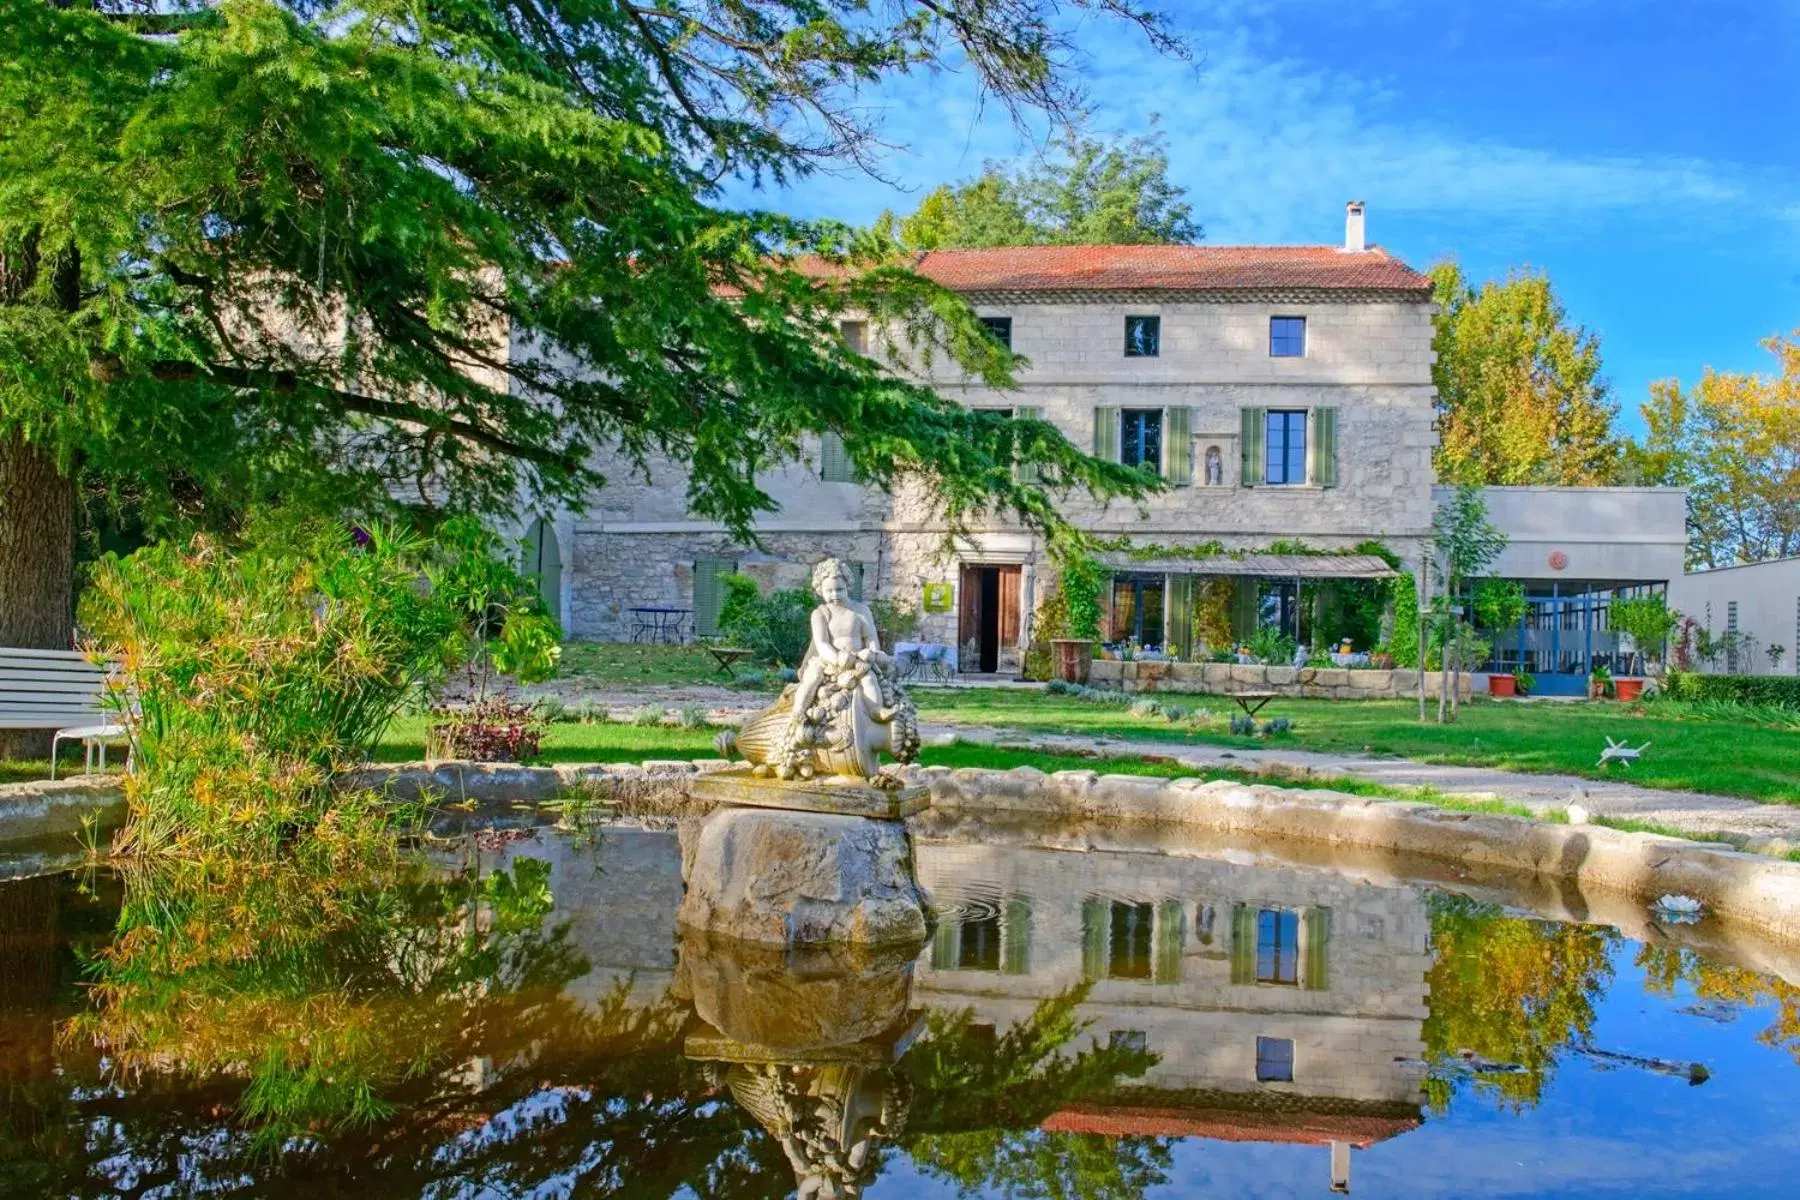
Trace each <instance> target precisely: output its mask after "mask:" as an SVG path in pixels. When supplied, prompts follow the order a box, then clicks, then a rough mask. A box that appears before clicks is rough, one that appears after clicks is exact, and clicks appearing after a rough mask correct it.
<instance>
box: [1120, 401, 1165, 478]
mask: <svg viewBox="0 0 1800 1200" xmlns="http://www.w3.org/2000/svg"><path fill="white" fill-rule="evenodd" d="M1162 419H1163V415H1162V409H1160V408H1126V409H1121V410H1120V412H1119V461H1120V462H1122V463H1124V464H1125V465H1126V466H1128V467H1143V468H1144V469H1145V470H1147V471H1149V472H1151V473H1152V474H1161V473H1162Z"/></svg>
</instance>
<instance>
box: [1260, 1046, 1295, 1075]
mask: <svg viewBox="0 0 1800 1200" xmlns="http://www.w3.org/2000/svg"><path fill="white" fill-rule="evenodd" d="M1256 1082H1258V1083H1292V1082H1294V1039H1293V1038H1271V1037H1259V1038H1257V1039H1256Z"/></svg>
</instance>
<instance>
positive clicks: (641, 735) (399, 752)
mask: <svg viewBox="0 0 1800 1200" xmlns="http://www.w3.org/2000/svg"><path fill="white" fill-rule="evenodd" d="M428 723H429V720H428V718H426V717H402V718H400V719H399V720H398V721H395V722H394V724H393V726H392V727H391V728H390V729H389V730H388V733H387V737H385V738H383V739H382V742H381V745H379V746H377V747H376V748H375V754H374V757H375V759H376V760H377V761H379V762H415V761H417V760H419V759H421V758H424V757H425V727H426V725H427V724H428ZM718 736H719V731H718V729H717V728H706V729H677V728H675V727H674V726H672V725H660V726H658V725H652V726H643V725H627V724H623V723H607V724H604V725H578V724H574V723H570V722H558V723H557V724H554V725H552V726H550V727H549V728H548V729H546V730H545V731H544V741H543V757H544V759H545V760H546V761H548V762H553V763H565V762H577V763H586V762H641V761H643V760H644V759H646V758H711V757H713V756H714V755H715V754H717V751H716V750H714V749H713V739H714V738H716V737H718Z"/></svg>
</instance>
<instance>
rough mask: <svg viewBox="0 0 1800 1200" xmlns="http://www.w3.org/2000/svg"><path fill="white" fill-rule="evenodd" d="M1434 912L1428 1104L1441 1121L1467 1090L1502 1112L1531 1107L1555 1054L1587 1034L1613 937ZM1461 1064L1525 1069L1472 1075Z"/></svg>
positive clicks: (1479, 912) (1443, 909) (1451, 899)
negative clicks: (1474, 1059)
mask: <svg viewBox="0 0 1800 1200" xmlns="http://www.w3.org/2000/svg"><path fill="white" fill-rule="evenodd" d="M1430 905H1431V949H1432V955H1433V960H1434V961H1433V963H1432V967H1431V971H1430V973H1429V974H1428V975H1427V976H1426V985H1427V988H1428V990H1429V998H1428V1004H1429V1009H1430V1015H1429V1016H1427V1017H1426V1019H1425V1029H1424V1037H1425V1060H1426V1063H1427V1065H1428V1067H1429V1073H1428V1075H1427V1076H1426V1079H1425V1096H1426V1100H1427V1102H1428V1103H1429V1104H1430V1105H1431V1109H1432V1111H1433V1112H1436V1113H1439V1114H1441V1113H1443V1112H1445V1111H1446V1110H1447V1109H1448V1108H1449V1105H1450V1100H1451V1097H1452V1096H1453V1095H1454V1093H1455V1092H1456V1090H1457V1088H1458V1086H1459V1085H1460V1084H1462V1083H1463V1081H1470V1082H1469V1086H1472V1087H1473V1088H1474V1089H1475V1090H1476V1091H1477V1092H1480V1093H1483V1094H1486V1095H1488V1096H1490V1097H1492V1098H1493V1099H1495V1100H1496V1101H1498V1102H1499V1103H1500V1105H1501V1106H1502V1107H1504V1108H1507V1109H1511V1110H1514V1111H1517V1110H1520V1109H1524V1108H1529V1107H1531V1106H1533V1105H1535V1104H1537V1103H1538V1101H1540V1100H1541V1099H1542V1098H1543V1095H1544V1088H1545V1087H1546V1086H1547V1085H1548V1083H1549V1082H1550V1078H1551V1076H1552V1075H1553V1073H1554V1071H1555V1067H1556V1060H1557V1058H1558V1056H1559V1055H1560V1054H1561V1052H1562V1051H1563V1050H1564V1049H1565V1048H1566V1047H1567V1046H1569V1045H1570V1044H1571V1043H1576V1042H1585V1041H1586V1040H1587V1039H1588V1037H1589V1035H1591V1034H1592V1033H1593V1028H1594V1005H1595V1003H1596V1002H1597V1001H1598V1000H1599V999H1600V997H1601V996H1602V995H1604V994H1605V992H1606V988H1607V985H1608V984H1610V983H1611V982H1612V977H1613V965H1612V952H1613V949H1614V947H1615V946H1616V945H1617V944H1618V941H1619V935H1618V933H1617V931H1615V930H1612V929H1606V928H1602V927H1599V926H1591V925H1562V924H1558V923H1557V922H1554V921H1543V920H1536V919H1533V918H1530V917H1520V916H1514V915H1510V914H1508V913H1506V912H1505V911H1503V910H1502V909H1499V908H1497V907H1495V906H1493V905H1491V904H1483V903H1481V902H1479V901H1476V900H1471V899H1469V898H1468V897H1466V896H1456V895H1446V894H1435V895H1433V896H1432V898H1431V900H1430ZM1467 1054H1473V1055H1475V1056H1478V1057H1479V1059H1485V1060H1488V1061H1489V1062H1490V1063H1495V1064H1501V1065H1507V1066H1516V1067H1518V1068H1521V1069H1519V1070H1512V1071H1482V1070H1474V1071H1471V1070H1469V1069H1468V1058H1467V1057H1466V1055H1467Z"/></svg>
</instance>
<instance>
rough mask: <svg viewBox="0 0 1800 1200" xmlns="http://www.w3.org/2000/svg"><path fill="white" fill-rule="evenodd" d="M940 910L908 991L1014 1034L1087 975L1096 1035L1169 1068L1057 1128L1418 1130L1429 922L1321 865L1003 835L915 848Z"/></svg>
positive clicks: (1392, 892) (1337, 1155)
mask: <svg viewBox="0 0 1800 1200" xmlns="http://www.w3.org/2000/svg"><path fill="white" fill-rule="evenodd" d="M917 857H918V870H919V882H920V884H921V885H922V886H923V887H924V888H925V889H926V890H927V891H928V892H929V893H930V894H931V896H932V899H933V902H934V903H935V904H936V905H937V906H938V908H939V912H940V918H939V923H938V926H937V928H936V932H935V938H934V942H933V945H932V947H931V950H930V953H929V954H928V956H927V957H926V958H925V959H924V960H922V962H921V965H920V971H919V975H918V979H917V983H916V985H915V994H916V995H917V996H918V998H919V1000H920V1001H921V1002H922V1003H923V1004H925V1005H927V1006H929V1007H932V1008H941V1009H946V1010H952V1011H954V1010H958V1009H965V1008H966V1009H970V1010H971V1011H972V1012H973V1015H974V1018H975V1020H976V1021H978V1022H983V1023H987V1024H991V1025H993V1026H994V1027H995V1028H996V1029H1006V1028H1008V1027H1010V1026H1012V1025H1014V1024H1015V1023H1017V1022H1019V1021H1022V1020H1025V1019H1026V1018H1027V1017H1029V1016H1030V1015H1031V1013H1032V1011H1033V1009H1034V1008H1035V1006H1036V1005H1038V1004H1039V1003H1041V1002H1042V1001H1044V1000H1047V999H1050V998H1051V997H1054V996H1057V995H1059V994H1061V993H1063V992H1065V991H1066V990H1067V989H1069V988H1071V987H1074V986H1076V985H1078V984H1082V983H1086V984H1087V985H1088V986H1089V988H1090V990H1089V992H1088V994H1087V997H1086V999H1085V1000H1084V1002H1083V1003H1082V1005H1081V1006H1080V1009H1079V1016H1080V1018H1081V1020H1082V1021H1083V1022H1085V1023H1087V1033H1086V1035H1087V1036H1092V1037H1094V1038H1096V1039H1097V1040H1099V1041H1100V1042H1101V1043H1103V1044H1104V1043H1109V1042H1110V1043H1114V1044H1117V1043H1120V1042H1124V1043H1128V1044H1131V1045H1134V1046H1141V1047H1142V1048H1144V1049H1147V1050H1149V1051H1150V1052H1152V1053H1154V1054H1155V1055H1156V1056H1157V1058H1158V1061H1157V1063H1156V1065H1155V1066H1153V1067H1152V1068H1151V1069H1150V1070H1149V1072H1148V1073H1147V1074H1146V1075H1144V1077H1143V1078H1142V1079H1140V1080H1136V1081H1134V1082H1133V1085H1132V1087H1131V1088H1130V1090H1129V1091H1128V1092H1126V1093H1123V1094H1121V1095H1119V1096H1118V1097H1116V1098H1114V1099H1113V1100H1111V1101H1109V1102H1106V1103H1102V1104H1098V1105H1083V1106H1081V1107H1079V1108H1077V1109H1075V1110H1071V1111H1068V1112H1064V1113H1059V1114H1057V1115H1056V1116H1055V1117H1053V1118H1052V1119H1051V1121H1050V1122H1048V1123H1046V1126H1045V1127H1046V1128H1059V1129H1067V1130H1070V1131H1081V1132H1093V1133H1113V1134H1118V1133H1147V1132H1160V1133H1163V1134H1172V1135H1176V1136H1199V1137H1212V1138H1225V1139H1229V1140H1233V1141H1269V1142H1285V1143H1294V1142H1311V1143H1314V1144H1318V1145H1321V1146H1326V1145H1329V1146H1330V1147H1331V1157H1330V1166H1331V1170H1332V1176H1333V1182H1334V1183H1338V1184H1342V1185H1346V1186H1347V1184H1348V1178H1349V1154H1350V1150H1351V1148H1352V1147H1357V1148H1362V1147H1366V1146H1368V1145H1370V1144H1372V1143H1373V1142H1376V1141H1380V1140H1383V1139H1385V1138H1387V1137H1392V1136H1395V1135H1396V1134H1400V1133H1404V1132H1406V1131H1407V1130H1410V1129H1413V1128H1416V1127H1417V1126H1418V1125H1419V1123H1420V1113H1421V1104H1422V1103H1423V1099H1424V1097H1423V1092H1422V1081H1423V1077H1424V1065H1423V1062H1422V1058H1423V1055H1424V1052H1425V1045H1424V1042H1423V1040H1422V1037H1423V1035H1422V1030H1423V1024H1424V1021H1425V1018H1426V1016H1427V1012H1428V1010H1427V1005H1426V1000H1427V993H1426V972H1427V971H1428V970H1429V969H1430V967H1431V957H1430V954H1429V951H1428V944H1429V941H1430V932H1431V919H1430V913H1429V911H1428V910H1427V908H1426V906H1425V902H1424V898H1423V896H1422V895H1421V894H1420V893H1419V892H1418V891H1417V890H1415V889H1413V888H1410V887H1378V886H1375V885H1373V884H1369V883H1365V882H1362V881H1360V880H1358V879H1355V878H1352V877H1350V876H1348V875H1342V874H1338V873H1336V872H1333V871H1328V870H1304V869H1298V868H1288V867H1278V866H1272V865H1269V864H1267V863H1260V862H1259V863H1258V864H1257V865H1255V866H1251V865H1248V864H1246V863H1237V862H1231V861H1225V860H1221V859H1211V858H1198V857H1182V856H1178V855H1168V856H1148V855H1144V854H1141V853H1108V852H1105V851H1088V852H1085V853H1080V852H1076V853H1071V852H1068V851H1065V850H1060V849H1050V848H1045V847H1043V846H1037V845H1029V844H1018V843H1007V842H1005V841H997V842H993V843H989V844H983V845H968V844H948V845H947V844H942V843H933V842H931V841H929V840H924V841H921V842H920V843H919V845H918V847H917Z"/></svg>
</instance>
